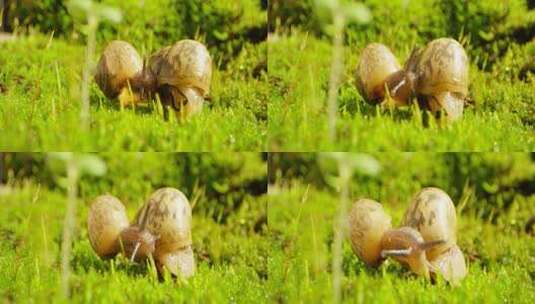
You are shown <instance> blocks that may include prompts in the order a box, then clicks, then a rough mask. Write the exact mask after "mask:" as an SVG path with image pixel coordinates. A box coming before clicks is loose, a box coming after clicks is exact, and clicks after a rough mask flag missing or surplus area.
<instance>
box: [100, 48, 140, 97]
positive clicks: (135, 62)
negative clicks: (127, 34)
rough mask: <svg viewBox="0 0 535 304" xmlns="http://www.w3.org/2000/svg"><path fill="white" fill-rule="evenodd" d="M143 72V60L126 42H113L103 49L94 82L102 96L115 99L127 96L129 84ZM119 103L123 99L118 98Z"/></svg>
mask: <svg viewBox="0 0 535 304" xmlns="http://www.w3.org/2000/svg"><path fill="white" fill-rule="evenodd" d="M142 70H143V60H142V59H141V57H140V56H139V54H138V52H137V51H136V49H135V48H134V47H133V46H132V45H130V44H129V43H128V42H125V41H121V40H114V41H112V42H110V43H109V44H108V45H107V46H106V48H105V49H104V51H103V53H102V56H101V57H100V60H99V62H98V64H97V70H96V73H95V81H96V83H97V84H98V86H99V88H100V89H101V90H102V92H103V93H104V95H106V97H108V98H111V99H113V98H117V97H119V96H124V95H127V94H129V91H130V85H131V82H132V81H133V79H134V78H135V77H139V75H140V74H141V73H142ZM119 99H120V100H121V101H122V100H123V99H124V98H119Z"/></svg>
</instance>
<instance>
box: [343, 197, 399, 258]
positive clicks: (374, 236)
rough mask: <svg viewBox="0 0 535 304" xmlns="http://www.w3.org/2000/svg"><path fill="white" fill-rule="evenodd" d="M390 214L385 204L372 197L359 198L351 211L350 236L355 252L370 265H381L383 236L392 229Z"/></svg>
mask: <svg viewBox="0 0 535 304" xmlns="http://www.w3.org/2000/svg"><path fill="white" fill-rule="evenodd" d="M391 227H392V224H391V219H390V216H389V215H388V214H387V213H386V212H385V211H384V209H383V206H382V205H381V204H380V203H378V202H376V201H374V200H371V199H359V200H358V201H356V202H355V203H354V204H353V206H352V208H351V210H350V212H349V237H350V240H351V247H352V248H353V252H354V253H355V254H356V255H357V256H358V257H359V258H360V259H361V260H362V261H363V262H364V263H366V264H367V265H368V266H379V265H380V264H381V263H382V261H383V259H384V258H383V257H381V250H382V247H381V238H382V237H383V235H384V233H385V232H386V231H387V230H389V229H391Z"/></svg>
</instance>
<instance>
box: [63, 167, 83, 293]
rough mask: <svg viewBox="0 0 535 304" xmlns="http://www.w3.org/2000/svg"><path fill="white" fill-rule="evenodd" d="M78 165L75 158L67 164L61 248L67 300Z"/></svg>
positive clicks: (64, 291) (64, 290) (64, 288)
mask: <svg viewBox="0 0 535 304" xmlns="http://www.w3.org/2000/svg"><path fill="white" fill-rule="evenodd" d="M78 174H79V172H78V164H77V163H76V160H75V159H74V157H71V158H70V159H69V160H68V163H67V183H68V185H67V211H66V213H65V220H64V224H63V243H62V246H61V287H62V288H61V289H62V292H63V296H64V297H65V299H68V298H69V295H70V289H69V279H70V264H69V262H70V259H71V251H72V249H71V246H72V238H73V232H74V228H75V218H76V200H77V196H78V189H77V184H78Z"/></svg>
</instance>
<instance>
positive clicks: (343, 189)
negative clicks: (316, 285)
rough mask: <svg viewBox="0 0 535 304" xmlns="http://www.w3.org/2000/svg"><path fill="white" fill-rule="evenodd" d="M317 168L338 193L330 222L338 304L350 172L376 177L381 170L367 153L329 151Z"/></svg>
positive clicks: (334, 284) (333, 271)
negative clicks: (332, 230)
mask: <svg viewBox="0 0 535 304" xmlns="http://www.w3.org/2000/svg"><path fill="white" fill-rule="evenodd" d="M319 160H320V162H321V163H320V168H322V169H321V170H322V171H323V174H324V176H325V179H326V181H327V183H329V184H331V185H332V186H334V187H335V188H337V189H339V191H340V205H339V207H338V215H337V218H336V222H335V223H334V227H333V229H334V241H333V249H332V255H333V260H332V280H333V283H332V284H333V302H334V303H340V301H341V299H342V294H341V285H342V282H341V281H342V242H343V240H344V238H345V235H346V234H347V216H346V215H347V209H348V206H349V184H350V182H351V178H352V177H353V174H354V173H360V174H363V175H371V176H373V175H377V174H378V173H379V170H380V169H381V167H380V165H379V163H378V162H377V160H376V159H375V158H373V157H372V156H370V155H367V154H360V153H342V152H330V153H321V154H320V158H319ZM333 160H334V163H335V166H336V171H337V173H338V175H337V176H333V175H332V174H331V173H330V172H332V171H333V170H332V168H331V166H329V165H332V164H333V162H332V161H333Z"/></svg>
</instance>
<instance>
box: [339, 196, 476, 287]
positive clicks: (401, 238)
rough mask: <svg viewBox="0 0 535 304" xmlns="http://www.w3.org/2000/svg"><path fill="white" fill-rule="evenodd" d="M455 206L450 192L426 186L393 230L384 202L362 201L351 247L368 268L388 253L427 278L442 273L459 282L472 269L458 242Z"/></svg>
mask: <svg viewBox="0 0 535 304" xmlns="http://www.w3.org/2000/svg"><path fill="white" fill-rule="evenodd" d="M456 228H457V216H456V212H455V206H454V205H453V202H452V200H451V198H450V197H449V196H448V194H447V193H446V192H444V191H443V190H441V189H438V188H424V189H422V190H421V191H419V192H418V193H417V194H416V195H415V196H414V197H413V199H412V201H411V203H410V206H409V208H408V209H407V211H406V212H405V215H404V217H403V221H402V224H401V227H399V228H392V223H391V218H390V216H389V215H388V214H387V213H386V211H385V210H384V209H383V206H382V205H381V204H380V203H378V202H376V201H373V200H370V199H360V200H358V201H356V202H355V203H354V204H353V207H352V208H351V211H350V213H349V232H350V241H351V246H352V248H353V251H354V252H355V254H356V255H357V256H358V257H359V258H360V259H361V260H362V261H363V262H364V263H365V264H366V265H368V266H372V267H377V266H379V265H381V264H382V263H383V262H384V260H385V259H387V258H388V257H391V258H393V259H394V260H396V261H398V262H399V263H401V264H402V265H403V266H405V267H406V268H408V269H410V270H411V271H412V272H413V273H415V274H417V275H421V276H423V277H425V278H436V276H441V277H442V278H443V279H445V280H446V281H448V282H450V283H451V284H452V285H458V284H459V283H460V282H461V280H462V279H463V278H464V277H465V276H466V275H467V273H468V270H467V268H466V263H465V260H464V256H463V253H462V251H461V249H460V247H459V246H458V245H457V237H456Z"/></svg>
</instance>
